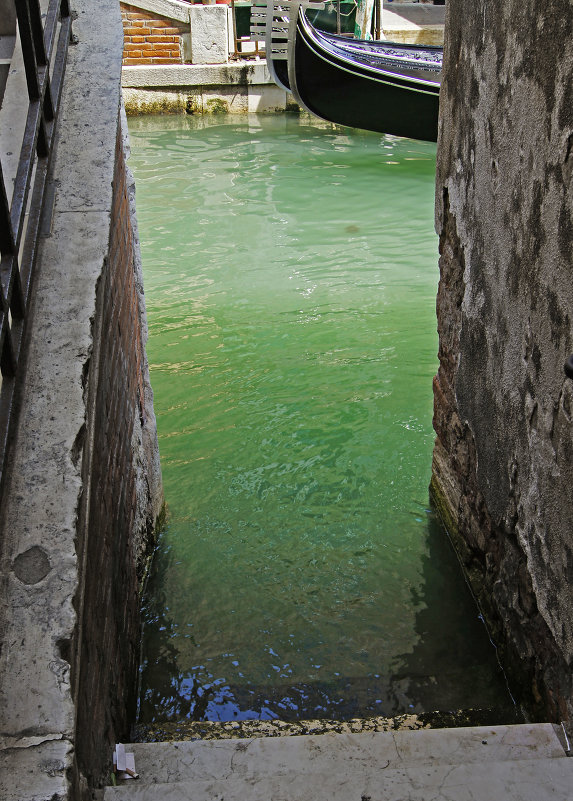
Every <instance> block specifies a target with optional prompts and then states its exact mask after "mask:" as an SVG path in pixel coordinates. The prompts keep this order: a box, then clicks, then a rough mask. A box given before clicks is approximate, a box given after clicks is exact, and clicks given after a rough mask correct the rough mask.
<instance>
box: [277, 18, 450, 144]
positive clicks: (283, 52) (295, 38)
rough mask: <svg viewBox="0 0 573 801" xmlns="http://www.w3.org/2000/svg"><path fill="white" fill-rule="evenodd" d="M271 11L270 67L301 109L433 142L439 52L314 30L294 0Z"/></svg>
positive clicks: (440, 57) (431, 49)
mask: <svg viewBox="0 0 573 801" xmlns="http://www.w3.org/2000/svg"><path fill="white" fill-rule="evenodd" d="M272 9H273V10H272V12H271V10H267V22H268V26H267V28H266V38H265V40H266V50H267V63H268V65H269V70H270V72H271V75H272V76H273V78H274V80H275V81H276V82H277V83H278V85H279V86H282V87H283V88H285V89H289V90H290V91H291V92H292V93H293V95H294V98H295V100H296V101H297V102H298V103H299V105H301V106H302V107H303V108H305V109H306V110H308V111H310V112H312V113H313V114H316V115H317V116H318V117H322V118H323V119H325V120H329V121H330V122H335V123H338V124H340V125H348V126H350V127H353V128H363V129H365V130H368V131H377V132H378V133H388V134H394V135H396V136H406V137H409V138H412V139H425V140H428V141H434V142H435V141H436V139H437V133H438V105H439V92H440V77H441V69H442V54H443V53H442V48H441V47H434V46H420V45H403V44H395V43H392V42H378V41H376V42H372V41H363V40H359V39H348V38H346V37H342V36H336V35H334V34H329V33H324V32H321V31H318V30H316V28H314V27H313V26H312V25H311V23H310V22H309V21H308V19H307V18H306V16H305V13H304V7H303V6H301V5H299V4H298V3H296V2H295V3H286V2H285V3H284V5H283V4H282V3H274V4H273V6H272ZM272 14H274V16H272ZM290 14H293V15H294V14H296V17H294V19H290V18H289V15H290ZM277 41H278V46H277ZM285 57H286V59H287V62H286V64H285V61H284V59H285ZM287 65H288V66H287ZM285 66H286V67H287V68H286V69H285Z"/></svg>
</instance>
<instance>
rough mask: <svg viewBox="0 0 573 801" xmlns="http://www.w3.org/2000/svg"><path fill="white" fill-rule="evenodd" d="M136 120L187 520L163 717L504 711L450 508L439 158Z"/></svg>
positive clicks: (167, 455) (155, 640)
mask: <svg viewBox="0 0 573 801" xmlns="http://www.w3.org/2000/svg"><path fill="white" fill-rule="evenodd" d="M131 128H132V148H133V156H132V160H131V164H132V167H133V168H134V171H135V174H136V179H137V189H138V216H139V225H140V234H141V238H142V246H143V259H144V270H145V281H146V299H147V306H148V316H149V322H150V341H149V345H148V352H149V356H150V362H151V368H152V383H153V386H154V390H155V404H156V412H157V414H158V423H159V433H160V448H161V453H162V463H163V471H164V482H165V490H166V497H167V501H168V504H169V507H170V522H169V527H168V529H167V530H166V532H165V534H164V536H163V539H162V542H161V544H160V548H159V551H158V553H157V557H156V560H155V565H154V570H153V575H152V577H151V581H150V585H149V590H148V594H147V599H146V608H145V614H146V625H145V630H144V653H143V666H142V692H141V713H140V717H141V720H142V721H152V720H161V719H168V718H178V717H191V718H194V719H196V720H199V719H210V720H217V719H221V720H229V719H247V718H259V717H262V718H265V717H267V718H271V717H282V718H285V719H297V718H308V717H330V718H347V717H349V716H354V715H363V716H366V715H370V714H385V715H391V714H397V713H402V712H406V711H414V710H415V711H429V710H434V709H442V710H445V709H452V708H458V707H469V706H473V707H476V706H479V707H484V706H492V705H493V706H498V707H499V706H503V705H505V704H506V703H507V702H508V695H507V691H506V688H505V684H504V681H503V676H501V675H500V674H499V671H498V668H497V662H496V659H495V652H494V650H493V648H492V646H491V644H490V643H489V640H488V638H487V635H486V632H485V630H484V628H483V626H482V625H481V622H480V620H479V619H478V614H477V610H476V608H475V607H474V605H473V603H472V600H471V598H470V597H469V595H468V592H467V590H466V587H465V584H464V582H463V580H462V578H461V576H460V574H459V571H458V566H457V563H456V561H455V558H454V556H453V554H452V553H451V551H450V549H449V545H448V543H447V541H446V539H445V536H444V534H443V532H442V531H441V529H440V528H439V527H438V526H437V524H436V522H435V520H434V518H433V516H432V514H431V512H430V511H429V510H428V496H427V486H428V483H429V478H430V475H429V473H430V461H431V449H432V443H433V433H432V427H431V415H432V390H431V382H432V375H433V373H434V372H435V369H436V357H435V353H436V349H437V338H436V334H435V327H436V325H435V312H434V308H435V293H436V284H437V253H436V240H435V235H434V233H433V230H432V221H433V175H434V159H435V148H434V146H432V145H429V144H425V143H424V144H421V143H414V142H410V141H405V140H397V139H393V138H389V137H380V136H376V135H371V134H363V133H358V132H356V133H352V132H348V131H345V132H341V130H340V129H336V128H334V127H332V126H327V125H323V126H313V125H309V124H305V123H304V122H302V121H299V120H298V119H296V118H287V117H269V118H251V117H247V118H239V119H237V118H235V119H230V120H226V121H224V122H221V120H220V118H216V119H212V120H210V121H206V120H205V119H202V120H194V119H183V120H182V119H152V120H139V121H135V122H134V123H133V124H132V125H131Z"/></svg>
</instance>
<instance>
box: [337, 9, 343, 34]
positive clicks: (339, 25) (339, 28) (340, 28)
mask: <svg viewBox="0 0 573 801" xmlns="http://www.w3.org/2000/svg"><path fill="white" fill-rule="evenodd" d="M341 31H342V23H341V20H340V0H337V3H336V33H337V34H339V35H340V32H341Z"/></svg>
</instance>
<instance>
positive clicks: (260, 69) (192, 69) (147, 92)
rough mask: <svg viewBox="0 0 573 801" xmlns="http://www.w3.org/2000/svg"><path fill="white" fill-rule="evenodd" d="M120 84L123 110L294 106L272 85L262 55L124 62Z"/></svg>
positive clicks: (234, 109)
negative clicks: (138, 64)
mask: <svg viewBox="0 0 573 801" xmlns="http://www.w3.org/2000/svg"><path fill="white" fill-rule="evenodd" d="M122 87H123V97H124V101H125V108H126V111H127V113H128V114H129V115H137V114H162V113H163V114H185V113H187V114H211V113H225V114H246V113H258V114H267V113H277V112H278V113H281V112H285V111H295V110H296V111H298V110H299V109H298V106H297V105H296V103H295V102H294V101H293V99H292V95H290V94H289V93H288V92H285V91H284V90H283V89H279V87H278V86H276V84H275V83H274V81H273V80H272V78H271V76H270V73H269V71H268V69H267V64H266V61H264V60H261V61H254V62H253V61H238V62H233V63H231V64H173V65H166V66H149V67H148V66H141V67H124V68H123V74H122Z"/></svg>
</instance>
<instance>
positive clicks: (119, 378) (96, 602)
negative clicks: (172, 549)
mask: <svg viewBox="0 0 573 801" xmlns="http://www.w3.org/2000/svg"><path fill="white" fill-rule="evenodd" d="M129 177H131V176H129ZM128 183H129V181H128V176H127V172H126V166H125V156H124V149H123V141H122V136H121V130H120V131H118V135H117V144H116V153H115V170H114V181H113V203H112V213H111V227H110V240H109V250H108V258H107V260H106V264H105V268H104V272H103V274H102V277H101V280H100V282H99V284H98V288H97V299H96V303H97V308H96V321H95V323H94V328H95V330H94V355H93V357H92V359H91V363H90V370H89V374H88V377H87V387H88V393H89V398H90V400H89V403H88V407H89V409H90V413H89V418H88V423H87V436H86V447H87V449H88V458H86V457H84V470H83V472H84V482H85V486H86V487H88V488H89V489H88V491H87V497H86V499H85V502H84V506H83V509H82V511H81V513H80V518H82V517H83V518H84V525H83V529H84V531H86V532H87V533H86V538H85V541H84V542H83V543H82V544H81V556H82V561H83V563H84V564H85V569H84V573H83V582H84V584H83V587H84V589H83V612H82V614H81V636H80V642H79V652H78V664H79V676H78V682H77V686H78V698H77V715H78V718H77V731H78V738H77V742H76V749H77V758H78V766H79V769H80V771H81V773H82V774H83V776H85V777H86V778H87V780H88V782H89V783H90V785H91V784H96V785H97V783H98V782H99V781H101V779H102V777H103V776H104V774H105V772H106V771H107V769H108V767H109V759H110V756H111V752H112V747H113V745H114V743H115V742H118V741H121V740H125V739H127V738H128V735H129V725H130V722H131V720H133V717H134V713H135V705H136V689H137V688H136V681H137V675H138V664H139V634H140V617H139V606H140V604H139V589H140V586H141V579H142V573H143V570H144V566H145V558H146V556H147V555H148V553H149V549H150V547H151V546H152V545H153V536H152V535H153V528H154V523H155V520H154V517H155V515H154V512H153V506H154V503H153V497H152V488H151V487H150V486H149V482H150V479H149V478H147V480H146V482H144V485H143V493H144V494H146V495H147V497H146V498H145V497H144V498H143V499H142V498H141V494H142V486H141V481H140V478H141V477H140V472H141V464H142V463H145V460H146V456H145V453H144V452H143V451H144V450H145V445H144V438H145V437H144V429H145V427H146V425H148V420H147V416H148V412H146V404H145V390H146V387H145V373H146V370H147V363H146V356H145V350H144V338H143V336H142V323H141V319H142V317H141V311H142V310H141V309H140V294H139V292H138V286H137V276H136V273H135V269H134V268H135V266H136V260H135V255H136V254H135V252H134V249H135V247H136V244H134V232H133V228H132V217H131V211H130V197H129V191H128V189H129V187H128ZM92 396H93V397H92ZM151 422H152V425H153V427H154V421H151ZM147 467H148V466H147ZM145 473H146V476H148V475H149V471H148V469H146V470H145ZM142 508H143V509H147V512H146V513H144V519H143V520H142V519H141V516H142V512H141V510H142ZM145 514H146V517H145ZM80 528H82V526H81V525H80Z"/></svg>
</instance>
